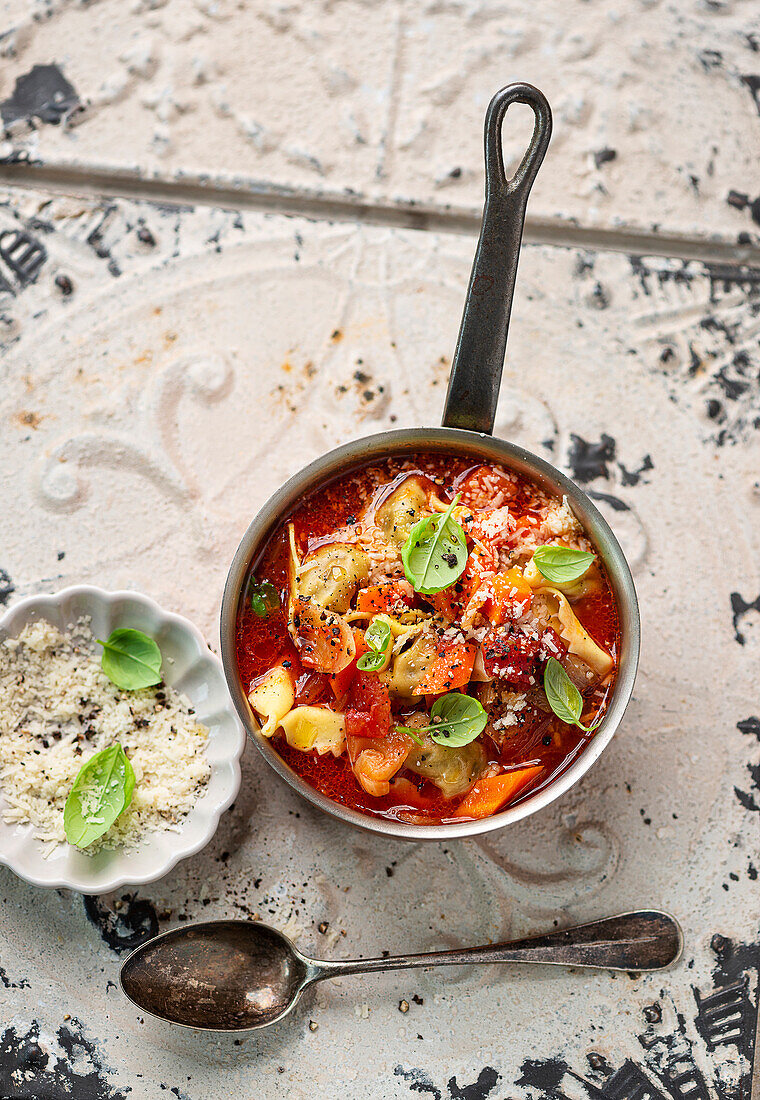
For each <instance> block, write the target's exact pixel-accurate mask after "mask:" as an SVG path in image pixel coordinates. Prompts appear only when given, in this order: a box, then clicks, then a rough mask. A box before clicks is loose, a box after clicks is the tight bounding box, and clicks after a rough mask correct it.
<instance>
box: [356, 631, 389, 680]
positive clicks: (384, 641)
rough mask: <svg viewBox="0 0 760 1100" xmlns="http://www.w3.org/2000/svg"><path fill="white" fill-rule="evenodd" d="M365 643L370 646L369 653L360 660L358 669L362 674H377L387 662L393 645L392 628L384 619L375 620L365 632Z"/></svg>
mask: <svg viewBox="0 0 760 1100" xmlns="http://www.w3.org/2000/svg"><path fill="white" fill-rule="evenodd" d="M364 641H365V642H366V643H367V645H368V646H369V652H368V653H365V654H363V655H362V656H361V657H360V658H359V660H358V661H357V662H356V667H357V668H358V669H359V670H360V671H361V672H376V671H377V670H378V669H379V668H382V666H383V663H384V662H385V656H386V654H387V652H388V646H389V645H390V644H391V628H390V627H389V626H388V624H387V623H386V622H385V620H384V619H373V620H372V622H371V623H370V624H369V626H368V627H367V629H366V631H365V634H364Z"/></svg>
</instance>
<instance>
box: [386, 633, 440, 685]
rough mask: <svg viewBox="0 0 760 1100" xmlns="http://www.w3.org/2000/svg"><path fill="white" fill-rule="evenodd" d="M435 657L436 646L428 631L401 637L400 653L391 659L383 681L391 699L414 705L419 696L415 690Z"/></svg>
mask: <svg viewBox="0 0 760 1100" xmlns="http://www.w3.org/2000/svg"><path fill="white" fill-rule="evenodd" d="M435 657H436V644H435V638H434V636H433V634H432V633H431V632H430V631H429V630H425V629H424V628H423V629H422V630H419V631H417V632H414V633H413V632H411V631H410V632H409V633H408V634H407V635H406V636H404V635H402V636H401V648H400V651H399V652H398V653H397V654H396V656H395V657H394V658H393V660H392V663H391V667H390V669H389V671H388V672H386V673H385V675H384V677H383V679H384V681H385V683H386V685H387V687H388V692H389V694H390V697H391V699H398V700H400V701H401V702H405V703H414V702H416V701H417V700H418V698H419V695H418V694H416V693H415V688H416V686H417V684H418V683H419V681H420V680H421V679H422V677H423V676H424V674H425V673H426V672H427V670H428V669H429V668H430V666H431V664H432V663H433V661H434V660H435Z"/></svg>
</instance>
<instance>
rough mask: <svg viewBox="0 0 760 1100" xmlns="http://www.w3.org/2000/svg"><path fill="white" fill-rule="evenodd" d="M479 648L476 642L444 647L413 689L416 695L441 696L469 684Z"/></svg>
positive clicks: (450, 644)
mask: <svg viewBox="0 0 760 1100" xmlns="http://www.w3.org/2000/svg"><path fill="white" fill-rule="evenodd" d="M477 652H478V647H477V646H476V645H475V643H474V642H469V641H467V642H454V643H446V644H444V645H442V646H441V647H440V648H439V649H438V652H437V653H436V655H435V657H434V659H433V661H432V662H431V664H430V665H429V666H428V668H427V669H426V670H425V672H424V673H423V675H422V676H421V677H420V679H419V680H418V682H417V684H416V686H415V687H414V689H413V694H414V695H441V694H443V693H444V692H448V691H456V689H457V688H461V687H464V686H465V684H469V682H470V677H471V676H472V666H473V665H474V664H475V657H476V655H477Z"/></svg>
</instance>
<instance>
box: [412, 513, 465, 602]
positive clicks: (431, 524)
mask: <svg viewBox="0 0 760 1100" xmlns="http://www.w3.org/2000/svg"><path fill="white" fill-rule="evenodd" d="M460 496H461V493H457V495H456V496H455V497H454V499H453V500H452V502H451V504H450V505H449V506H448V508H447V509H446V511H445V512H443V513H442V514H441V515H439V516H426V517H425V519H421V520H419V521H418V522H417V523H415V525H414V527H413V528H412V529H411V531H410V532H409V538H408V539H407V540H406V542H405V543H404V545H403V547H402V549H401V560H402V562H403V563H404V573H405V574H406V579H407V580H408V581H409V583H410V584H411V585H412V587H413V588H414V590H415V592H421V593H422V595H423V596H432V595H433V594H434V593H436V592H442V591H443V589H444V588H448V587H449V586H450V585H452V584H453V583H454V581H455V580H457V578H458V577H461V575H462V573H463V572H464V567H465V565H466V564H467V541H466V539H465V536H464V531H463V529H462V526H461V524H459V523H457V521H456V520H454V519H452V518H451V513H452V512H453V511H454V508H455V507H456V505H457V503H458V501H459V498H460Z"/></svg>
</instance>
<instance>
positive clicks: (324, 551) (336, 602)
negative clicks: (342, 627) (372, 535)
mask: <svg viewBox="0 0 760 1100" xmlns="http://www.w3.org/2000/svg"><path fill="white" fill-rule="evenodd" d="M368 577H369V558H368V557H367V555H366V554H365V553H364V551H363V550H360V549H358V548H357V547H356V546H351V545H349V544H347V543H341V542H333V543H330V544H329V545H328V546H321V547H320V548H319V549H318V550H315V551H314V553H313V554H308V555H307V557H306V558H305V559H304V561H303V564H302V565H301V566H300V568H299V570H298V576H297V578H296V593H297V595H298V596H301V597H303V598H304V599H307V600H309V601H311V603H315V604H316V605H317V606H318V607H323V608H325V610H327V611H337V612H338V613H339V614H341V615H343V614H345V613H346V612H347V611H348V610H349V609H350V607H351V600H352V599H353V597H354V596H355V595H356V592H357V590H358V589H359V587H360V586H363V585H366V583H367V578H368Z"/></svg>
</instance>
